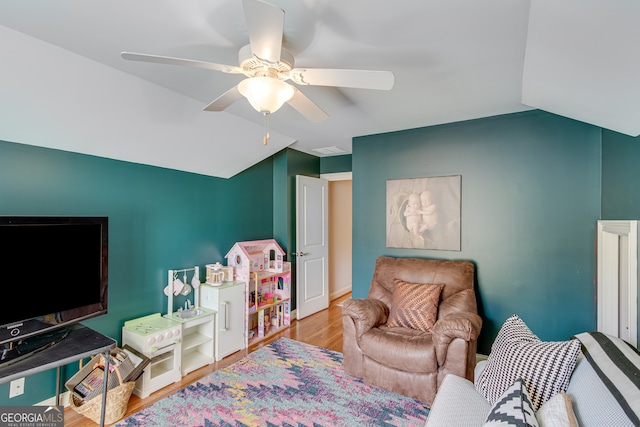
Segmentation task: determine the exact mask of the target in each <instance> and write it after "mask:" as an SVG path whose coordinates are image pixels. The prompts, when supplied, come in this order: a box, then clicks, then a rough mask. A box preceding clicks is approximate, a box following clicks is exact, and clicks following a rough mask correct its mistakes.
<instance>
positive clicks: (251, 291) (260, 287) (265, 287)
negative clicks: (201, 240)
mask: <svg viewBox="0 0 640 427" xmlns="http://www.w3.org/2000/svg"><path fill="white" fill-rule="evenodd" d="M284 255H285V252H284V251H283V250H282V248H281V247H280V245H278V243H277V242H276V241H275V240H274V239H265V240H250V241H246V242H236V243H235V244H234V245H233V247H232V248H231V250H229V252H228V253H227V255H225V258H227V265H229V266H231V267H233V269H234V274H235V279H236V280H239V281H243V282H244V283H245V286H246V292H245V293H246V311H245V325H246V328H247V329H246V331H247V333H246V337H245V340H246V342H245V346H248V345H249V344H253V343H256V342H258V341H262V340H263V339H265V338H267V337H268V336H269V335H272V334H274V333H275V332H276V331H278V330H280V329H282V328H285V327H289V325H290V323H291V315H290V312H291V306H290V299H291V263H289V262H286V261H284ZM272 325H273V326H272Z"/></svg>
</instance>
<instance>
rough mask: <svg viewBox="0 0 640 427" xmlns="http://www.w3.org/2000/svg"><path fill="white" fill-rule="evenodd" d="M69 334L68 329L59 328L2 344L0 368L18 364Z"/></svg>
mask: <svg viewBox="0 0 640 427" xmlns="http://www.w3.org/2000/svg"><path fill="white" fill-rule="evenodd" d="M69 332H70V329H69V327H66V328H60V329H56V330H54V331H51V332H45V333H43V334H38V335H34V336H32V337H29V338H25V339H21V340H19V341H17V342H11V343H6V344H4V348H3V349H2V350H0V367H3V366H8V365H10V364H12V363H16V362H19V361H20V360H23V359H24V358H27V357H29V356H32V355H34V354H36V353H38V352H39V351H42V350H46V349H47V348H49V347H53V346H54V345H56V344H57V343H59V342H60V341H62V340H63V339H64V338H65V337H66V336H67V335H69Z"/></svg>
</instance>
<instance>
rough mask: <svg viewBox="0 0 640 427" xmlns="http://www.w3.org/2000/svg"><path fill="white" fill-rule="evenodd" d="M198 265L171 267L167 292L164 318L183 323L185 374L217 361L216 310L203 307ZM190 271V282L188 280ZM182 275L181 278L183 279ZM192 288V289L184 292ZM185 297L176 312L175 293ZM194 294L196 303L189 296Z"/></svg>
mask: <svg viewBox="0 0 640 427" xmlns="http://www.w3.org/2000/svg"><path fill="white" fill-rule="evenodd" d="M199 272H200V270H199V268H198V267H197V266H196V267H192V268H184V269H180V270H169V273H168V285H167V287H165V295H167V299H168V302H167V314H165V317H166V318H168V319H171V320H173V321H174V322H177V323H178V324H180V328H181V336H182V340H181V343H180V358H181V372H182V375H183V376H184V375H186V374H188V373H189V372H191V371H194V370H196V369H198V368H201V367H202V366H206V365H208V364H210V363H213V362H214V361H215V358H214V338H215V328H214V322H215V314H216V312H215V311H214V310H211V309H208V308H204V307H201V306H200V279H199ZM189 274H191V277H192V278H191V281H190V282H189V283H186V282H187V281H188V278H189ZM180 278H182V280H181V279H180ZM188 286H190V287H191V291H185V289H188ZM178 295H183V296H185V297H186V299H185V303H184V307H183V306H182V305H181V306H180V307H179V308H178V310H177V311H174V296H178ZM191 296H193V303H192V302H191V299H190V297H191Z"/></svg>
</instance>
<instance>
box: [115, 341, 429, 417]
mask: <svg viewBox="0 0 640 427" xmlns="http://www.w3.org/2000/svg"><path fill="white" fill-rule="evenodd" d="M428 413H429V410H428V409H427V408H425V406H424V404H423V403H421V402H420V401H417V400H414V399H410V398H407V397H404V396H400V395H397V394H395V393H391V392H388V391H386V390H382V389H380V388H377V387H373V386H369V385H367V384H364V383H363V382H362V381H361V380H360V379H358V378H355V377H352V376H349V375H345V373H344V371H343V369H342V353H338V352H335V351H332V350H327V349H325V348H320V347H316V346H312V345H309V344H305V343H301V342H299V341H294V340H291V339H288V338H281V339H279V340H278V341H276V342H274V343H271V344H269V345H267V346H265V347H262V348H260V349H258V350H256V351H255V352H253V353H251V354H249V355H248V356H247V357H245V358H243V359H241V360H239V361H238V362H235V363H234V364H232V365H229V366H227V367H226V368H223V369H220V370H219V371H216V372H214V373H213V374H211V375H209V376H207V377H205V378H203V379H201V380H200V381H198V382H197V383H195V384H192V385H190V386H188V387H186V388H184V389H182V390H180V391H178V392H176V393H174V394H173V395H171V396H169V397H166V398H164V399H162V400H160V401H158V402H156V403H155V404H153V405H151V406H149V407H147V408H145V409H143V410H142V411H140V412H138V413H136V414H133V415H132V416H130V417H128V418H126V419H125V420H123V421H121V422H120V423H118V424H117V426H120V427H125V426H126V427H133V426H145V427H152V426H162V427H166V426H181V427H182V426H203V427H232V426H233V427H241V426H242V427H244V426H269V427H275V426H286V427H323V426H324V427H340V426H344V427H347V426H348V427H352V426H424V424H425V421H426V419H427V415H428Z"/></svg>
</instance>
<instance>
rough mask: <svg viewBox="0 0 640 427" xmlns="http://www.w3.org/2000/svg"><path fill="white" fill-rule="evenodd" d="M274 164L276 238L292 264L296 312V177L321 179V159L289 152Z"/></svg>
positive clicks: (292, 306) (276, 156)
mask: <svg viewBox="0 0 640 427" xmlns="http://www.w3.org/2000/svg"><path fill="white" fill-rule="evenodd" d="M273 163H274V185H273V194H274V212H275V214H274V236H275V237H274V238H275V239H276V241H277V242H278V243H280V245H281V246H282V249H284V251H285V252H286V254H287V255H286V258H285V259H286V260H287V261H290V262H291V309H292V310H295V309H296V308H297V292H296V257H295V256H293V255H292V253H293V252H295V251H296V191H295V189H296V175H305V176H312V177H316V178H317V177H319V176H320V175H319V172H320V158H319V157H316V156H312V155H310V154H306V153H303V152H301V151H297V150H293V149H291V148H286V149H284V150H282V151H280V152H279V153H277V154H276V155H275V156H273Z"/></svg>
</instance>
